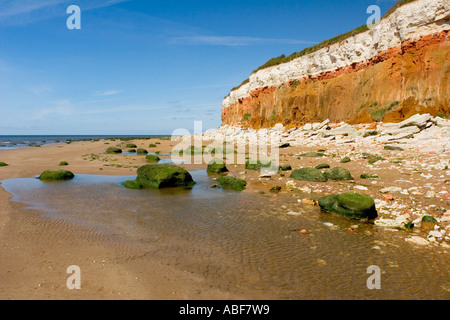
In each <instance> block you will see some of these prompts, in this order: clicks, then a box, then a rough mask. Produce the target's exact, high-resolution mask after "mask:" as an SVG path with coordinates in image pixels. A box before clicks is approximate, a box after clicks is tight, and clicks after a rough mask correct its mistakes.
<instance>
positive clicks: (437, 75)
mask: <svg viewBox="0 0 450 320" xmlns="http://www.w3.org/2000/svg"><path fill="white" fill-rule="evenodd" d="M449 37H450V4H449V1H448V0H417V1H414V2H411V3H408V4H406V5H404V6H401V7H399V8H398V9H397V10H396V11H395V12H394V13H393V14H391V15H389V16H388V17H386V18H384V19H382V20H381V22H380V23H379V24H378V25H377V26H375V27H373V28H371V29H370V30H368V31H366V32H363V33H360V34H357V35H355V36H353V37H350V38H347V39H345V40H343V41H341V42H338V43H336V44H333V45H331V46H329V47H326V48H323V49H320V50H318V51H316V52H314V53H311V54H308V55H305V56H303V57H300V58H298V59H295V60H293V61H291V62H288V63H284V64H280V65H277V66H274V67H270V68H267V69H263V70H260V71H258V72H256V73H254V74H252V75H251V76H250V78H249V82H248V83H246V84H244V85H242V86H241V87H240V88H238V89H237V90H234V91H232V92H231V93H230V95H229V96H228V97H226V98H225V100H224V101H223V104H222V122H223V124H228V125H237V124H239V125H242V126H249V127H253V128H261V127H272V126H273V125H274V124H276V123H283V124H284V125H285V126H286V127H296V126H300V125H303V124H304V123H311V122H320V121H322V120H325V119H329V120H331V121H332V122H340V121H345V122H347V123H361V122H372V121H385V122H399V121H402V120H404V119H406V118H408V117H410V116H412V115H413V114H416V113H429V114H432V115H437V114H439V113H443V114H446V115H448V114H450V101H449V96H450V83H449V79H450V42H449Z"/></svg>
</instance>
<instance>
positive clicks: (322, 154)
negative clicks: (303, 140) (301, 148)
mask: <svg viewBox="0 0 450 320" xmlns="http://www.w3.org/2000/svg"><path fill="white" fill-rule="evenodd" d="M324 156H325V154H324V153H322V152H305V153H302V154H301V155H300V157H324Z"/></svg>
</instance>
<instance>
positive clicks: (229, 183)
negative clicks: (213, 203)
mask: <svg viewBox="0 0 450 320" xmlns="http://www.w3.org/2000/svg"><path fill="white" fill-rule="evenodd" d="M217 181H218V182H219V183H220V185H221V186H222V187H224V188H229V189H233V190H237V191H242V190H244V189H245V187H246V185H247V182H245V180H242V179H238V178H235V177H232V176H224V177H220V178H219V179H217Z"/></svg>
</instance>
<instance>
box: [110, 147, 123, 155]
mask: <svg viewBox="0 0 450 320" xmlns="http://www.w3.org/2000/svg"><path fill="white" fill-rule="evenodd" d="M106 153H108V154H117V153H122V149H120V148H116V147H110V148H108V149H106Z"/></svg>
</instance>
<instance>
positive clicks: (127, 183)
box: [123, 180, 143, 189]
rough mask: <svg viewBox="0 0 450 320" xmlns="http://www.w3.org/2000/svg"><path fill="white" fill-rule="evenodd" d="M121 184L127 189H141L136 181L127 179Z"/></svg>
mask: <svg viewBox="0 0 450 320" xmlns="http://www.w3.org/2000/svg"><path fill="white" fill-rule="evenodd" d="M123 186H124V187H125V188H128V189H142V188H143V186H142V185H141V184H140V183H139V182H138V181H133V180H128V181H125V182H124V183H123Z"/></svg>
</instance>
